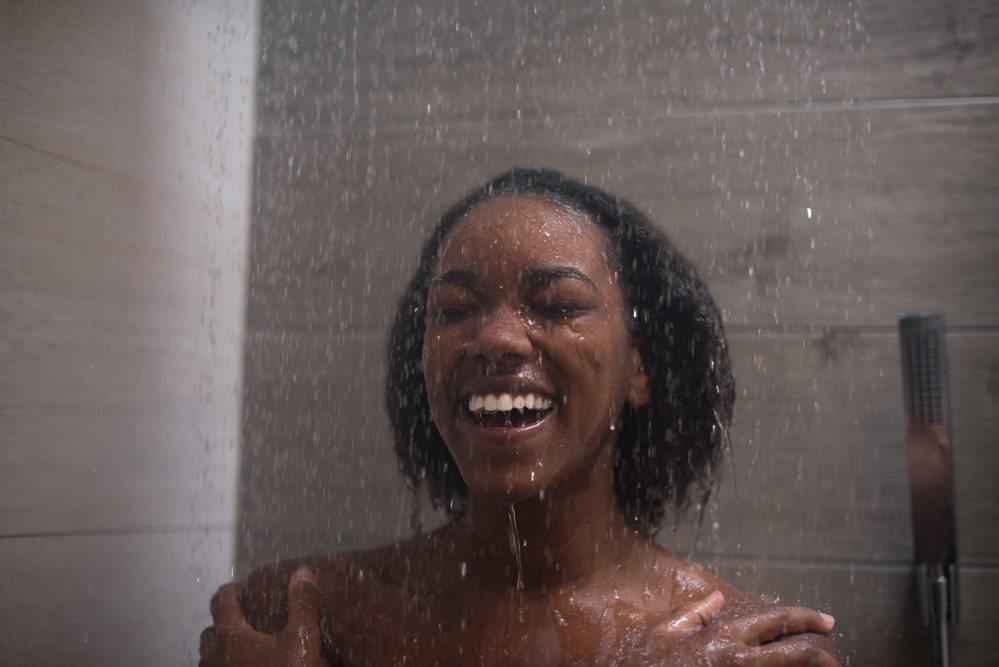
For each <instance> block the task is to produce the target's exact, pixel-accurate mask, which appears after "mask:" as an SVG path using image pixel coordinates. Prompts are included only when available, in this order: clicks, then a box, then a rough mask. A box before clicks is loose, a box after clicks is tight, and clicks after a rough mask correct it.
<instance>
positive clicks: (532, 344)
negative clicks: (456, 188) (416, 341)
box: [423, 196, 649, 502]
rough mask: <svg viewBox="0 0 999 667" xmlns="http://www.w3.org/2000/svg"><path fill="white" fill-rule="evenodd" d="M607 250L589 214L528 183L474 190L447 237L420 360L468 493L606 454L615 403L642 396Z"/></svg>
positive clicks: (617, 409) (524, 481)
mask: <svg viewBox="0 0 999 667" xmlns="http://www.w3.org/2000/svg"><path fill="white" fill-rule="evenodd" d="M607 256H608V243H607V240H606V238H605V237H604V235H603V232H602V231H601V230H600V229H599V228H598V227H597V226H596V225H595V224H594V223H592V222H591V221H590V220H589V219H588V218H586V216H585V215H583V214H580V213H577V212H574V211H571V210H568V209H566V208H563V207H560V206H557V205H555V204H552V203H549V202H546V201H544V200H542V199H540V198H536V197H522V196H507V197H497V198H494V199H490V200H488V201H486V202H483V203H481V204H479V205H478V206H476V207H475V208H474V209H473V210H471V211H470V212H469V213H468V214H467V215H466V216H465V217H464V218H463V219H462V221H460V222H459V223H458V224H457V225H456V227H455V228H454V229H453V230H452V231H451V233H450V234H449V235H448V237H447V239H445V242H444V244H443V247H442V249H441V252H440V255H439V258H438V262H437V265H436V267H435V269H434V271H433V278H432V282H431V286H430V290H429V298H428V312H427V324H426V336H425V343H424V350H423V369H424V376H425V379H426V384H427V392H428V398H429V401H430V409H431V414H432V416H433V419H434V423H435V424H436V426H437V429H438V430H439V431H440V433H441V435H442V436H443V438H444V441H445V443H447V446H448V448H449V449H450V451H451V454H452V456H453V457H454V459H455V461H456V462H457V464H458V467H459V469H460V470H461V474H462V476H463V478H464V479H465V482H466V483H467V484H468V488H469V493H470V495H471V496H472V498H473V500H474V499H475V498H477V497H481V498H488V499H491V500H494V501H499V502H517V501H520V500H524V499H527V498H529V497H532V496H535V495H537V494H538V493H539V492H541V491H542V490H544V489H547V488H550V487H557V486H558V485H560V484H563V483H567V482H568V481H569V480H573V479H579V478H580V476H581V475H583V476H585V475H586V474H587V473H588V472H592V470H593V468H594V466H596V465H597V463H598V462H599V461H602V460H604V461H605V460H606V459H607V458H608V455H610V456H611V461H612V460H613V459H612V452H613V447H614V445H615V444H616V435H617V428H618V421H619V418H620V415H621V411H622V409H623V407H624V404H625V403H626V402H630V403H632V404H633V405H636V406H637V405H641V404H644V403H645V402H647V401H648V400H649V396H648V380H647V378H646V376H645V373H644V371H643V369H642V364H641V357H640V354H639V352H638V347H637V344H636V342H635V341H633V340H632V338H631V336H630V335H629V334H628V332H627V329H626V326H625V304H624V296H623V293H622V290H621V287H620V285H619V284H618V279H617V276H616V275H615V274H614V271H613V270H612V268H611V266H610V264H609V262H608V259H607ZM607 474H610V470H609V469H608V470H607Z"/></svg>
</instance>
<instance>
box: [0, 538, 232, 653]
mask: <svg viewBox="0 0 999 667" xmlns="http://www.w3.org/2000/svg"><path fill="white" fill-rule="evenodd" d="M231 555H232V537H231V532H228V531H226V530H216V531H210V532H190V533H176V534H125V535H92V536H73V537H52V538H25V539H2V540H0V561H2V562H3V563H4V566H3V568H0V597H2V598H3V600H4V604H3V609H2V610H0V621H2V623H3V627H4V641H3V642H0V663H3V664H4V665H11V666H12V667H13V666H14V665H25V666H27V665H42V664H44V665H193V664H196V662H197V660H198V635H199V633H200V632H201V630H202V629H203V628H204V627H207V626H208V625H210V624H211V616H210V614H209V611H208V603H209V600H210V598H211V596H212V594H213V593H214V591H215V589H216V588H217V587H218V586H220V585H222V584H223V583H225V582H226V581H227V580H228V578H229V574H230V563H231Z"/></svg>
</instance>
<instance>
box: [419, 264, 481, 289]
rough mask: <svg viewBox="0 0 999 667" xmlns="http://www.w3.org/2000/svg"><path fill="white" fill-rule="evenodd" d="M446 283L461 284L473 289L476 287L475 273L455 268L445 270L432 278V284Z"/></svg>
mask: <svg viewBox="0 0 999 667" xmlns="http://www.w3.org/2000/svg"><path fill="white" fill-rule="evenodd" d="M445 283H446V284H451V285H461V286H462V287H467V288H469V289H472V288H474V287H475V274H474V273H472V272H471V271H465V270H461V269H453V270H451V271H445V272H444V273H442V274H440V275H439V276H436V277H434V278H431V280H430V284H431V285H441V284H445Z"/></svg>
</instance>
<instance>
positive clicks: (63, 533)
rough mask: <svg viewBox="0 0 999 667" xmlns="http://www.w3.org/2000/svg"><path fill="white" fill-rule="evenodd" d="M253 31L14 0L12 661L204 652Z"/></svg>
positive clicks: (8, 264)
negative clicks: (200, 637) (201, 645)
mask: <svg viewBox="0 0 999 667" xmlns="http://www.w3.org/2000/svg"><path fill="white" fill-rule="evenodd" d="M257 21H258V16H257V11H256V7H255V3H253V2H240V3H233V2H224V1H222V0H209V1H208V2H205V1H202V2H198V3H193V2H189V1H187V0H173V1H164V0H144V1H142V2H135V1H133V0H96V1H91V2H75V1H73V0H46V1H44V2H42V1H35V0H30V1H13V0H0V600H2V604H0V627H2V630H0V664H3V665H182V664H194V663H196V662H197V644H198V635H199V633H200V631H201V629H202V628H203V627H205V626H206V625H208V624H210V622H211V619H210V615H209V613H208V601H209V599H210V597H211V594H212V592H213V591H214V589H215V587H216V586H218V585H219V584H220V583H222V582H223V581H224V580H225V579H226V578H227V577H228V576H229V575H230V572H231V567H232V559H233V539H232V536H233V524H234V519H235V512H236V508H235V502H236V469H237V451H238V450H237V447H238V437H237V431H238V426H239V418H238V415H239V409H238V406H239V401H240V393H239V391H238V383H239V381H240V367H241V364H242V354H241V351H242V348H241V341H242V330H243V321H244V309H245V294H246V271H245V262H246V252H247V241H248V237H249V214H248V207H249V193H248V187H249V183H250V165H251V151H250V148H251V139H252V130H253V113H254V106H253V99H254V97H253V96H254V86H253V83H254V75H255V60H256V52H257V30H256V27H257Z"/></svg>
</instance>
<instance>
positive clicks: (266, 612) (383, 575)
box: [240, 538, 426, 633]
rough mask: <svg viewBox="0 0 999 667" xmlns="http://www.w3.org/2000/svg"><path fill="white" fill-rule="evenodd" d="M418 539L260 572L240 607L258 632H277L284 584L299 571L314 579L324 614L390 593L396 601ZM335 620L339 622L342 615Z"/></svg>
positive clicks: (414, 560)
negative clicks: (309, 573) (309, 570)
mask: <svg viewBox="0 0 999 667" xmlns="http://www.w3.org/2000/svg"><path fill="white" fill-rule="evenodd" d="M421 547H422V544H421V538H415V539H411V540H403V541H399V542H396V543H393V544H389V545H386V546H382V547H378V548H374V549H368V550H363V551H349V552H337V553H327V554H317V555H314V556H309V557H306V558H293V559H288V560H283V561H279V562H276V563H271V564H268V565H265V566H263V567H260V568H258V569H256V570H254V571H253V572H251V573H250V574H249V576H247V578H246V583H245V584H244V585H243V587H242V591H241V596H240V602H241V603H242V606H243V612H244V614H245V616H246V619H247V620H248V621H249V622H250V624H251V625H253V627H255V628H256V629H257V630H260V631H262V632H270V633H274V632H279V631H280V630H281V629H282V628H283V627H284V625H285V622H286V621H287V605H288V583H289V581H290V579H291V575H292V574H293V573H294V572H295V570H297V569H298V568H299V567H301V566H302V565H307V566H309V567H310V568H312V570H313V572H315V574H316V580H317V582H318V585H319V590H320V594H321V597H322V600H323V610H324V612H326V611H329V610H349V609H358V608H361V607H364V608H369V609H370V607H371V605H372V604H373V603H377V601H378V600H380V599H382V598H384V597H386V595H387V594H389V593H392V594H394V595H395V597H396V598H397V596H398V590H399V587H400V586H401V585H402V579H403V578H402V577H401V576H399V573H403V572H410V571H411V570H412V569H413V568H416V567H418V566H419V563H418V562H419V561H425V560H426V559H422V558H420V555H421V554H422V553H423V552H424V551H425V549H423V548H421ZM338 616H341V617H342V616H343V614H342V613H340V614H338Z"/></svg>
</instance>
